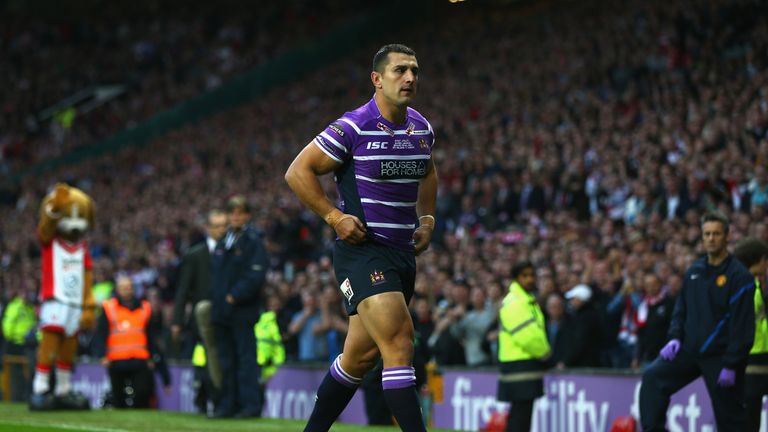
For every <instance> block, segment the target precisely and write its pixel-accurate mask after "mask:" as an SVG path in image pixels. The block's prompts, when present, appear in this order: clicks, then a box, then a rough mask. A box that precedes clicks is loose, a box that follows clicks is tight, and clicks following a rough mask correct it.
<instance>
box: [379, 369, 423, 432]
mask: <svg viewBox="0 0 768 432" xmlns="http://www.w3.org/2000/svg"><path fill="white" fill-rule="evenodd" d="M415 384H416V375H415V374H414V371H413V368H412V367H409V366H402V367H393V368H387V369H384V370H383V371H382V372H381V385H382V387H383V388H384V399H385V400H386V401H387V405H389V410H390V411H392V415H393V416H395V419H396V420H397V424H398V425H399V426H400V429H402V430H403V431H405V432H421V431H424V432H426V430H427V429H426V428H425V426H424V418H423V417H422V415H421V404H420V402H419V396H418V395H417V394H416V385H415Z"/></svg>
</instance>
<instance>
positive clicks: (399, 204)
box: [360, 198, 416, 207]
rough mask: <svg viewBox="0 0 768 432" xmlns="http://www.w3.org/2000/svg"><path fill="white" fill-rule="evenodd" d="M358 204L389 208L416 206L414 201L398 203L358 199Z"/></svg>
mask: <svg viewBox="0 0 768 432" xmlns="http://www.w3.org/2000/svg"><path fill="white" fill-rule="evenodd" d="M360 202H364V203H368V204H381V205H385V206H389V207H414V206H416V201H414V202H400V201H379V200H375V199H370V198H360Z"/></svg>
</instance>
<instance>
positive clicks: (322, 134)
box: [320, 132, 347, 153]
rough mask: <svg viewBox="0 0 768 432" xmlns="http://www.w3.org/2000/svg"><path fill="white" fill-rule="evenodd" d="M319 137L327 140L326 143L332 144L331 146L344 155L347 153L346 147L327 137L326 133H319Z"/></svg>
mask: <svg viewBox="0 0 768 432" xmlns="http://www.w3.org/2000/svg"><path fill="white" fill-rule="evenodd" d="M320 136H321V137H323V138H325V139H327V140H328V141H330V142H332V143H333V145H335V146H336V147H338V148H339V149H341V151H343V152H344V153H347V148H346V147H344V146H343V145H341V144H339V142H338V141H336V140H335V139H333V137H331V136H330V135H328V134H327V133H325V132H320Z"/></svg>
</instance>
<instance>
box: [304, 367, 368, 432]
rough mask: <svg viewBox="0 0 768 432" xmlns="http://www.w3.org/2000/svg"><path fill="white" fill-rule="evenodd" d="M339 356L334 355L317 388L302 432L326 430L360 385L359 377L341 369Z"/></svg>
mask: <svg viewBox="0 0 768 432" xmlns="http://www.w3.org/2000/svg"><path fill="white" fill-rule="evenodd" d="M339 358H341V355H339V357H336V360H335V361H334V362H333V364H332V365H331V369H330V370H329V371H328V373H327V374H325V378H323V382H322V383H320V387H318V389H317V398H315V407H314V408H312V414H311V415H310V416H309V421H307V426H306V427H304V432H327V431H328V429H330V428H331V426H332V425H333V422H334V421H336V419H337V418H338V417H339V415H341V412H342V411H344V408H346V407H347V405H348V404H349V401H350V400H352V396H354V395H355V392H356V391H357V387H358V386H359V385H360V378H355V377H353V376H351V375H349V374H347V373H346V372H344V370H343V369H341V365H340V364H339Z"/></svg>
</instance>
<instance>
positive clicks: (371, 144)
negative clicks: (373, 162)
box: [365, 141, 389, 150]
mask: <svg viewBox="0 0 768 432" xmlns="http://www.w3.org/2000/svg"><path fill="white" fill-rule="evenodd" d="M387 145H389V143H388V142H386V141H368V145H367V146H365V148H366V149H368V150H378V149H382V150H386V149H387Z"/></svg>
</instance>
